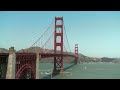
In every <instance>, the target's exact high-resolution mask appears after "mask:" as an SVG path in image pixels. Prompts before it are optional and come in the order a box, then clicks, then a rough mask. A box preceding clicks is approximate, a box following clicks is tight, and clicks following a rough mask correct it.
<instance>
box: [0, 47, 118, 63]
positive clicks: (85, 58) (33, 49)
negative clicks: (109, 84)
mask: <svg viewBox="0 0 120 90" xmlns="http://www.w3.org/2000/svg"><path fill="white" fill-rule="evenodd" d="M40 51H41V53H42V52H44V53H54V50H49V49H41V48H40V47H31V48H25V49H21V50H18V51H16V52H31V53H36V52H40ZM0 53H9V50H8V49H5V48H0ZM64 53H66V52H64ZM72 54H74V53H72ZM79 60H80V61H81V62H86V63H89V62H113V63H120V58H109V57H102V58H95V57H89V56H85V55H83V54H81V53H79ZM41 62H53V58H44V59H42V60H41ZM64 62H67V63H72V62H74V58H73V57H64Z"/></svg>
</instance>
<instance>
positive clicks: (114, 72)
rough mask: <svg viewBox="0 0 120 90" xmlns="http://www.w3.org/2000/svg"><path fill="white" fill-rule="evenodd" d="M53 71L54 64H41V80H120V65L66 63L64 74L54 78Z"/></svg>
mask: <svg viewBox="0 0 120 90" xmlns="http://www.w3.org/2000/svg"><path fill="white" fill-rule="evenodd" d="M52 71H53V63H40V67H39V73H40V74H39V77H40V79H120V64H115V63H83V64H77V65H74V64H73V65H72V64H68V63H64V71H65V72H64V73H63V74H59V75H56V76H54V77H53V76H52V74H51V73H52Z"/></svg>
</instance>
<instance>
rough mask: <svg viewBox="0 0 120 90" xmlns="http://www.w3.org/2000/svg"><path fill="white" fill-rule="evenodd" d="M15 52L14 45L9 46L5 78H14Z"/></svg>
mask: <svg viewBox="0 0 120 90" xmlns="http://www.w3.org/2000/svg"><path fill="white" fill-rule="evenodd" d="M15 67H16V54H15V50H14V47H11V48H9V57H8V64H7V73H6V79H15Z"/></svg>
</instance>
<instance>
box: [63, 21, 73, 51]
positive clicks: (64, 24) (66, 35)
mask: <svg viewBox="0 0 120 90" xmlns="http://www.w3.org/2000/svg"><path fill="white" fill-rule="evenodd" d="M63 23H64V20H63ZM64 31H65V36H66V38H67V43H68V47H69V50H70V52H71V48H70V45H69V41H68V37H67V33H66V30H65V24H64Z"/></svg>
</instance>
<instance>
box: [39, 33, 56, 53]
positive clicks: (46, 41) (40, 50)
mask: <svg viewBox="0 0 120 90" xmlns="http://www.w3.org/2000/svg"><path fill="white" fill-rule="evenodd" d="M53 34H54V32H53V33H52V35H51V36H50V37H49V38H48V40H47V41H46V42H45V44H44V45H43V46H42V48H41V49H40V52H41V51H42V49H43V47H44V46H45V45H46V44H47V43H48V41H49V40H50V39H51V38H52V36H53Z"/></svg>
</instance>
